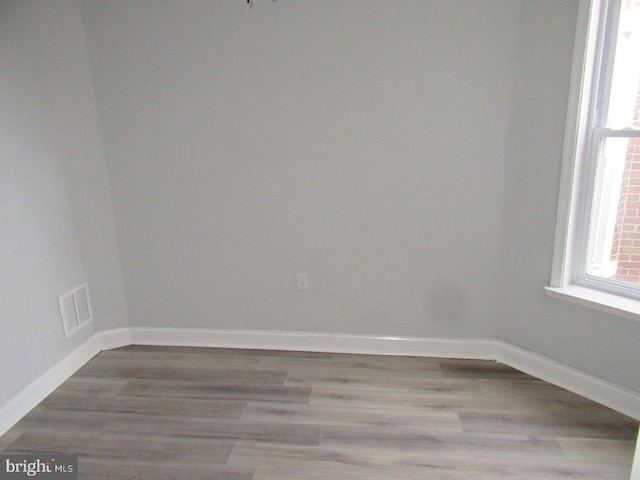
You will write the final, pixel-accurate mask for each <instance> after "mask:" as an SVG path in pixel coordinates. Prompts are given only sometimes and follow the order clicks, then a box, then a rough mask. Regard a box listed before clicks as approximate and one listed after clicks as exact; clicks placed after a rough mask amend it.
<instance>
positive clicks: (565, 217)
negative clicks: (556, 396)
mask: <svg viewBox="0 0 640 480" xmlns="http://www.w3.org/2000/svg"><path fill="white" fill-rule="evenodd" d="M608 4H609V1H608V0H580V3H579V7H578V19H577V25H576V35H575V41H574V51H573V60H572V67H571V80H570V81H571V83H570V87H569V101H568V108H567V117H566V120H565V137H564V143H563V148H562V166H561V172H560V190H559V194H558V210H557V219H556V232H555V241H554V250H553V263H552V269H551V278H550V281H549V284H548V285H547V286H546V287H545V290H546V292H547V294H548V295H549V296H551V297H553V298H560V299H563V300H567V301H570V302H573V303H577V304H580V305H583V306H586V307H589V308H593V309H596V310H599V311H604V312H607V313H611V314H614V315H618V316H623V317H625V318H629V319H633V320H636V321H640V301H639V300H637V299H634V298H629V297H627V296H624V295H621V294H620V292H623V291H624V287H620V288H619V289H618V288H616V287H615V286H612V285H609V284H606V285H603V284H601V283H599V282H597V281H589V282H585V281H584V280H581V279H580V278H579V275H578V272H579V267H580V263H581V260H580V258H579V253H580V251H581V250H582V243H581V242H582V241H583V238H584V234H583V231H585V230H586V229H585V225H584V223H585V221H588V220H586V219H585V218H584V212H585V207H586V205H585V196H586V193H587V188H588V182H586V181H584V179H585V177H586V176H587V175H588V174H589V171H588V169H589V154H590V152H589V150H590V149H591V148H592V146H591V145H592V143H591V134H592V131H593V124H592V123H591V122H593V121H594V120H595V119H594V115H591V112H592V111H594V109H595V105H594V102H595V101H596V98H595V97H596V95H595V94H594V92H597V83H598V82H600V81H606V80H605V79H604V78H602V74H601V73H602V72H599V74H598V75H594V73H595V72H596V71H597V70H596V69H597V68H598V66H599V65H600V63H601V61H602V55H603V50H604V49H605V48H607V47H606V45H604V42H603V41H602V40H601V37H602V32H603V31H604V29H605V27H606V22H607V21H608V19H607V15H606V11H607V8H608ZM605 70H606V68H605ZM616 291H617V292H618V293H616Z"/></svg>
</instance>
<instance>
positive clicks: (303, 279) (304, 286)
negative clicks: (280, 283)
mask: <svg viewBox="0 0 640 480" xmlns="http://www.w3.org/2000/svg"><path fill="white" fill-rule="evenodd" d="M296 278H297V281H298V290H309V277H308V276H307V274H306V273H299V274H298V275H297V276H296Z"/></svg>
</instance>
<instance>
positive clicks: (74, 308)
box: [58, 283, 93, 337]
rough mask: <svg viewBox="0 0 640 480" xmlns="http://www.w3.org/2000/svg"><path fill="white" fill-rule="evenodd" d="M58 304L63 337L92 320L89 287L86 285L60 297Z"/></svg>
mask: <svg viewBox="0 0 640 480" xmlns="http://www.w3.org/2000/svg"><path fill="white" fill-rule="evenodd" d="M58 303H59V304H60V315H62V326H63V327H64V336H65V337H69V336H71V335H72V334H73V333H75V332H76V331H78V330H79V329H80V328H81V327H83V326H85V325H87V324H88V323H90V322H91V321H92V320H93V316H92V315H91V302H90V301H89V287H88V285H87V284H86V283H83V284H82V285H80V286H79V287H76V288H74V289H73V290H71V291H70V292H67V293H65V294H64V295H60V296H59V297H58Z"/></svg>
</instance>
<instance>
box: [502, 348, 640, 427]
mask: <svg viewBox="0 0 640 480" xmlns="http://www.w3.org/2000/svg"><path fill="white" fill-rule="evenodd" d="M495 345H496V359H497V360H498V361H499V362H500V363H504V364H505V365H509V366H510V367H513V368H515V369H516V370H520V371H521V372H524V373H527V374H529V375H531V376H533V377H536V378H539V379H540V380H544V381H545V382H549V383H551V384H553V385H557V386H558V387H561V388H564V389H566V390H569V391H571V392H573V393H576V394H578V395H581V396H583V397H585V398H588V399H590V400H593V401H594V402H598V403H600V404H602V405H604V406H606V407H609V408H612V409H614V410H616V411H618V412H620V413H624V414H625V415H628V416H629V417H632V418H635V419H636V420H640V393H638V392H634V391H631V390H627V389H625V388H622V387H620V386H618V385H614V384H612V383H610V382H607V381H606V380H603V379H602V378H599V377H596V376H594V375H590V374H588V373H585V372H582V371H580V370H577V369H575V368H572V367H569V366H567V365H564V364H562V363H560V362H556V361H555V360H552V359H550V358H547V357H545V356H543V355H540V354H538V353H535V352H531V351H529V350H525V349H524V348H520V347H516V346H514V345H511V344H509V343H506V342H501V341H497V340H496V341H495Z"/></svg>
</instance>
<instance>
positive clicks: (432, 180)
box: [83, 0, 520, 337]
mask: <svg viewBox="0 0 640 480" xmlns="http://www.w3.org/2000/svg"><path fill="white" fill-rule="evenodd" d="M254 4H255V6H254V8H253V9H250V8H248V7H247V5H246V2H241V1H233V2H230V1H229V2H155V1H150V2H144V1H138V2H130V1H109V2H93V1H87V2H84V3H83V7H84V8H83V14H84V20H85V24H86V30H87V37H88V43H89V52H90V59H91V63H92V67H93V72H94V78H95V86H96V95H97V99H98V108H99V114H100V119H101V125H102V131H103V134H104V137H103V140H104V143H105V146H106V151H107V158H108V162H109V167H110V173H111V179H112V188H113V196H114V204H115V212H116V221H117V225H118V236H119V241H120V242H119V244H120V251H121V259H122V265H123V268H124V277H125V282H126V290H127V295H128V300H129V302H130V303H129V314H130V318H131V322H132V324H133V325H136V326H181V327H211V328H232V329H270V330H271V329H275V330H302V331H308V330H311V331H320V332H335V333H345V332H346V333H367V334H393V335H414V336H425V337H488V336H492V335H493V328H492V322H493V318H494V316H495V313H496V310H495V308H494V305H495V302H494V300H495V297H496V294H497V292H498V291H497V286H498V284H497V282H496V281H495V279H496V278H498V277H499V276H500V242H501V238H500V234H501V220H502V219H501V215H502V204H503V175H504V171H505V161H506V144H507V134H508V128H509V124H508V118H509V109H510V103H509V92H510V89H511V83H512V78H513V74H514V66H515V56H516V49H515V46H516V43H517V42H516V40H517V33H518V32H517V29H518V19H519V13H520V2H517V1H513V0H506V1H495V0H490V1H474V2H469V1H467V0H453V1H446V2H424V1H403V2H389V1H388V0H377V1H374V0H371V1H367V2H344V1H338V0H336V1H323V2H288V1H284V2H272V1H263V0H260V1H256V2H254ZM296 272H306V273H308V274H309V286H310V287H309V291H308V292H305V293H300V292H296V290H295V275H296Z"/></svg>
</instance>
